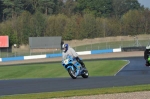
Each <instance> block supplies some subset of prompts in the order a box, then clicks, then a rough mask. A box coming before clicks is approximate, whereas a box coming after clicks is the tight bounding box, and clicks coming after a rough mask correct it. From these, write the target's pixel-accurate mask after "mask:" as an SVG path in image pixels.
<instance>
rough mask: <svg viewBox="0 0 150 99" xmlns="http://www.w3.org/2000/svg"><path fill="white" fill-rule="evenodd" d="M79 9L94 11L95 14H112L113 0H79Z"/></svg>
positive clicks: (83, 11)
mask: <svg viewBox="0 0 150 99" xmlns="http://www.w3.org/2000/svg"><path fill="white" fill-rule="evenodd" d="M76 9H77V11H79V12H80V13H92V14H94V15H95V16H105V17H106V16H107V17H108V16H110V13H111V12H112V0H77V8H76Z"/></svg>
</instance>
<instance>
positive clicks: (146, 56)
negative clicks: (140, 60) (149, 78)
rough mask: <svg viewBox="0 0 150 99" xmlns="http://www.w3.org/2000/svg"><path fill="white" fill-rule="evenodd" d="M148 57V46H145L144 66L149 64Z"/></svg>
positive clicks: (149, 49) (149, 48) (149, 50)
mask: <svg viewBox="0 0 150 99" xmlns="http://www.w3.org/2000/svg"><path fill="white" fill-rule="evenodd" d="M149 55H150V45H147V46H146V49H145V51H144V59H145V60H146V64H145V65H146V66H150V63H149V62H148V57H149Z"/></svg>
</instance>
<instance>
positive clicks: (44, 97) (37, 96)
mask: <svg viewBox="0 0 150 99" xmlns="http://www.w3.org/2000/svg"><path fill="white" fill-rule="evenodd" d="M137 91H138V92H139V91H150V84H148V85H137V86H124V87H111V88H97V89H85V90H69V91H61V92H47V93H34V94H21V95H13V96H2V97H0V98H2V99H50V98H60V97H72V96H89V95H99V94H114V93H128V92H137Z"/></svg>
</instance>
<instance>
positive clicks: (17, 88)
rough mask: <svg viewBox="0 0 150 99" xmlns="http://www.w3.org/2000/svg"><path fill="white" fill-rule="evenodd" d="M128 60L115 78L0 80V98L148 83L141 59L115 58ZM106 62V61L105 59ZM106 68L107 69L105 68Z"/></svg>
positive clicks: (148, 73) (147, 74)
mask: <svg viewBox="0 0 150 99" xmlns="http://www.w3.org/2000/svg"><path fill="white" fill-rule="evenodd" d="M115 59H117V60H118V59H119V60H120V59H121V60H129V61H130V63H129V64H128V65H127V66H125V67H124V68H123V69H122V70H120V71H119V72H118V73H117V74H116V76H105V77H89V78H88V79H83V78H78V79H75V80H73V79H71V78H70V77H69V78H41V79H22V80H0V96H3V95H13V94H27V93H40V92H54V91H65V90H76V89H89V88H90V89H91V88H104V87H115V86H130V85H140V84H149V83H150V79H149V78H150V68H149V67H146V66H145V65H144V64H145V61H144V60H143V57H126V58H115ZM107 60H108V59H107ZM106 68H107V67H106Z"/></svg>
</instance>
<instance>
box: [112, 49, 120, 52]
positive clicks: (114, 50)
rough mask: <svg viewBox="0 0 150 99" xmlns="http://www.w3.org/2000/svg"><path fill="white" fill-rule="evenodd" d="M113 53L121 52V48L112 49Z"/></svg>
mask: <svg viewBox="0 0 150 99" xmlns="http://www.w3.org/2000/svg"><path fill="white" fill-rule="evenodd" d="M113 52H121V48H116V49H113Z"/></svg>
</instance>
